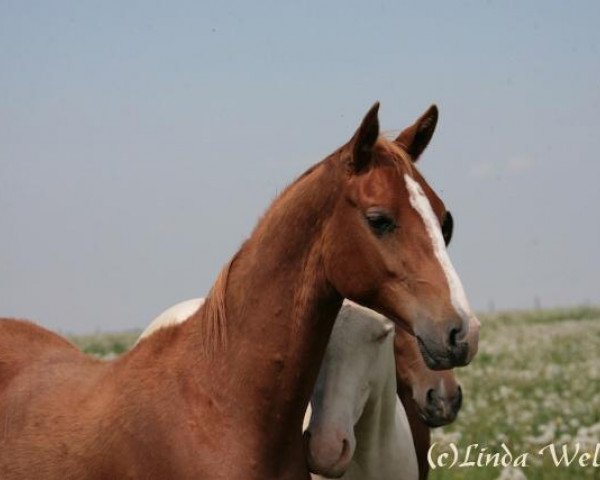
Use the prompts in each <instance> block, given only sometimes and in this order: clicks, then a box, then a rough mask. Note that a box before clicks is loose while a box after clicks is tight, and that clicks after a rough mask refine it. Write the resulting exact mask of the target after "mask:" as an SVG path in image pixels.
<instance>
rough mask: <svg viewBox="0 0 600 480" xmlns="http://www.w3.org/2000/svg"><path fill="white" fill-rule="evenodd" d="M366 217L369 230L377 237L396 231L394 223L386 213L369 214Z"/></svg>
mask: <svg viewBox="0 0 600 480" xmlns="http://www.w3.org/2000/svg"><path fill="white" fill-rule="evenodd" d="M366 217H367V222H369V226H370V227H371V230H373V232H374V233H375V235H377V236H378V237H381V236H382V235H385V234H386V233H390V232H393V231H394V230H395V229H396V222H394V220H393V219H392V218H391V217H390V216H389V215H388V214H386V213H383V212H369V213H367V215H366Z"/></svg>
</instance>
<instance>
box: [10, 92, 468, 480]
mask: <svg viewBox="0 0 600 480" xmlns="http://www.w3.org/2000/svg"><path fill="white" fill-rule="evenodd" d="M378 108H379V104H375V105H374V106H373V107H372V108H371V110H370V111H369V112H368V113H367V115H366V116H365V118H364V119H363V121H362V123H361V125H360V126H359V127H358V129H357V131H356V133H355V134H354V135H353V137H352V138H351V139H350V141H349V142H348V143H347V144H345V145H344V146H342V147H341V148H339V149H337V150H336V151H335V152H334V153H333V154H331V155H330V156H329V157H327V158H326V159H325V160H323V161H321V162H319V163H318V164H316V165H314V166H313V167H312V168H310V169H309V170H308V171H307V172H305V173H304V174H303V175H302V176H300V177H299V178H298V179H297V180H296V181H295V182H293V183H292V184H291V185H290V186H289V187H288V188H287V189H286V190H285V191H284V192H283V193H282V194H281V195H279V196H278V197H277V198H276V199H275V201H274V202H273V204H272V206H271V207H270V208H269V209H268V210H267V212H266V213H265V215H264V216H263V218H262V219H261V220H260V221H259V223H258V225H257V227H256V228H255V230H254V232H253V233H252V235H251V236H250V238H249V239H248V240H247V241H246V242H245V243H244V244H243V246H242V247H241V249H240V250H239V251H238V252H237V253H236V254H235V255H234V257H233V259H232V260H231V261H230V262H229V263H228V264H227V265H226V266H225V268H224V269H223V270H222V271H221V273H220V274H219V276H218V278H217V280H216V282H215V284H214V285H213V287H212V289H211V291H210V294H209V296H208V298H207V300H206V303H205V305H204V306H203V308H201V309H199V310H198V312H197V313H196V314H194V315H193V316H192V318H190V319H189V321H187V322H184V323H182V324H180V325H177V326H174V327H173V328H168V329H163V330H159V331H158V332H156V334H155V335H152V336H150V337H148V338H147V339H145V340H144V341H142V342H140V343H139V344H138V345H137V346H136V347H135V348H134V349H132V350H131V351H129V352H128V353H127V354H125V355H123V356H122V357H120V358H118V359H116V360H114V361H112V362H99V361H94V360H92V359H88V358H86V357H85V356H83V355H82V354H78V353H77V352H75V351H73V350H74V349H73V348H71V347H70V346H69V345H63V344H61V341H60V339H58V338H55V336H54V335H53V334H51V333H49V332H46V331H45V330H44V329H42V328H39V327H38V328H34V327H32V326H31V325H30V324H28V323H25V322H20V321H17V320H5V321H1V322H0V386H1V390H0V425H2V429H1V430H0V452H2V453H1V455H0V478H2V479H3V480H14V479H31V478H44V479H46V480H51V479H88V480H92V479H94V480H95V479H106V478H132V479H133V478H144V479H164V478H178V479H192V478H193V479H197V478H203V479H228V480H236V479H240V480H242V479H243V480H249V479H261V480H264V479H283V480H288V479H298V480H300V479H302V480H306V479H307V478H308V469H307V464H306V460H305V455H304V445H303V439H302V428H301V427H302V421H303V417H304V412H305V410H306V406H307V404H308V401H309V398H310V395H311V392H312V389H313V386H314V384H315V381H316V378H317V374H318V370H319V366H320V363H321V360H322V358H323V354H324V352H325V347H326V345H327V340H328V338H329V335H330V333H331V329H332V327H333V323H334V320H335V318H336V316H337V314H338V311H339V309H340V308H341V305H342V299H343V298H344V297H346V298H349V299H351V300H353V301H355V302H357V303H359V304H361V305H364V306H367V307H369V308H372V309H374V310H376V311H378V312H380V313H382V314H384V315H386V316H387V317H389V318H391V319H393V320H394V322H395V323H396V324H397V325H399V326H401V327H402V328H405V329H407V330H409V331H410V332H411V333H414V334H415V335H416V337H417V339H418V342H419V346H420V348H421V351H422V353H423V355H424V357H425V359H426V362H427V363H428V365H429V366H431V367H433V368H437V369H445V368H451V367H453V366H457V365H465V364H467V363H468V362H469V361H470V360H471V359H472V358H473V356H474V355H475V352H476V350H477V338H474V337H473V336H472V335H471V336H470V335H469V332H470V331H472V330H473V329H475V328H476V326H477V325H478V321H477V319H476V318H475V316H474V315H473V314H472V313H471V310H470V308H469V306H468V303H467V300H466V296H465V294H464V291H463V288H462V285H461V283H460V280H459V278H458V276H457V274H456V272H455V271H454V269H453V267H452V265H451V263H450V260H449V258H448V254H447V252H446V250H445V247H444V240H443V235H444V232H445V231H446V230H447V224H448V219H447V218H448V217H447V215H446V209H445V207H444V204H443V203H442V201H441V200H440V199H439V197H438V196H437V195H436V194H435V193H434V192H433V190H432V189H431V187H429V185H428V184H427V183H426V182H425V180H424V179H423V177H422V176H421V175H420V174H419V172H418V171H417V169H416V167H415V166H414V165H413V160H415V159H416V158H417V157H418V156H419V155H420V154H421V152H422V151H423V150H424V149H425V147H426V146H427V144H428V143H429V140H430V138H431V136H432V134H433V130H434V128H435V124H436V121H437V109H436V108H435V107H431V108H430V109H429V110H428V111H427V112H426V113H425V114H424V115H423V116H422V117H421V118H419V119H418V120H417V122H416V123H415V124H414V125H412V126H410V127H409V128H407V129H406V130H404V131H403V132H402V133H401V134H400V136H399V137H398V138H397V139H396V140H395V141H388V140H386V139H385V138H383V137H380V136H379V121H378V117H377V112H378ZM36 343H37V344H42V345H39V346H38V347H36V350H35V351H34V352H33V353H32V352H29V351H28V349H29V348H30V346H31V345H34V344H36ZM44 343H47V346H44V345H43V344H44ZM59 344H60V345H59ZM54 349H56V351H54ZM36 352H39V355H37V354H36Z"/></svg>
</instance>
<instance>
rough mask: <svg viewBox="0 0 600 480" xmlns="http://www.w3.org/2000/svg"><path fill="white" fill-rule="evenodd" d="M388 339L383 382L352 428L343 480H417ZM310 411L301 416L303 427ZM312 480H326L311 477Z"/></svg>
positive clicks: (411, 446)
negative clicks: (352, 439) (353, 438)
mask: <svg viewBox="0 0 600 480" xmlns="http://www.w3.org/2000/svg"><path fill="white" fill-rule="evenodd" d="M392 341H393V336H392V337H390V342H389V345H386V347H389V349H388V350H389V352H390V353H389V359H386V368H387V370H389V371H388V372H386V378H387V381H386V382H385V383H384V384H383V385H382V389H381V390H380V391H379V392H372V394H371V397H370V399H369V401H368V402H367V405H366V406H365V410H364V412H363V414H362V415H361V417H360V419H359V421H358V423H357V424H356V426H355V434H356V450H355V451H354V456H353V458H352V461H351V462H350V466H349V468H348V470H347V471H346V473H345V474H344V475H343V476H342V477H341V478H342V479H343V480H397V479H402V480H418V478H419V467H418V464H417V454H416V451H415V446H414V443H413V438H412V433H411V430H410V425H409V423H408V418H407V416H406V412H405V410H404V407H403V406H402V403H401V402H400V399H399V398H398V394H397V393H396V369H395V358H394V354H393V348H392V345H391V343H392ZM309 419H310V410H308V411H307V415H306V417H305V428H306V426H307V425H308V420H309ZM311 478H312V480H326V479H325V477H321V476H319V475H314V474H311Z"/></svg>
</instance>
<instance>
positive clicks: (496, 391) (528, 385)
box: [430, 307, 600, 480]
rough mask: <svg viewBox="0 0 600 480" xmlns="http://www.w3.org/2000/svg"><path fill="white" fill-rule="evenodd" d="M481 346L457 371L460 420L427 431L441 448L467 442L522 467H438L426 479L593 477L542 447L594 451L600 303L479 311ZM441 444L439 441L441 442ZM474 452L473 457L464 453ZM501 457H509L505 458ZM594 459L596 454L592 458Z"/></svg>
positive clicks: (599, 421) (599, 471)
mask: <svg viewBox="0 0 600 480" xmlns="http://www.w3.org/2000/svg"><path fill="white" fill-rule="evenodd" d="M481 320H482V329H481V342H480V351H479V354H478V356H477V357H476V359H475V361H474V362H473V363H472V364H471V365H470V366H469V367H467V368H464V369H461V370H459V371H458V376H459V378H460V380H461V383H462V384H463V390H464V393H465V401H464V406H463V409H462V411H461V413H460V415H459V419H458V420H457V421H456V422H455V423H454V424H452V425H450V426H448V427H445V428H443V429H438V430H436V431H435V432H434V435H433V441H434V442H439V444H440V451H444V449H445V448H447V447H448V445H449V444H450V443H455V445H456V446H457V447H458V449H459V451H460V452H461V455H460V457H464V454H465V451H466V448H467V447H468V446H469V445H471V444H475V443H477V444H479V448H483V447H485V448H486V449H487V450H486V452H485V453H487V452H492V453H493V452H503V450H501V446H502V444H503V443H504V444H505V445H506V446H507V447H508V448H509V450H510V451H511V452H512V453H513V457H514V458H516V457H517V456H518V455H520V454H522V453H526V452H528V454H529V455H528V459H527V465H528V466H527V467H524V468H503V467H502V466H498V467H494V466H487V467H465V468H457V467H454V468H438V469H436V470H435V471H434V472H432V474H431V476H430V478H431V479H433V480H457V479H469V480H471V479H473V480H478V479H481V480H496V479H502V480H508V479H519V480H521V479H530V480H536V479H544V480H554V479H557V480H558V479H560V480H568V479H573V480H575V479H586V478H590V479H591V478H595V479H600V467H596V468H594V467H592V466H588V467H581V466H577V465H574V464H571V466H569V467H565V466H561V467H556V466H555V465H554V462H553V459H552V456H551V454H550V452H549V451H548V449H547V450H546V451H545V453H544V455H542V456H539V455H537V452H538V451H539V450H540V449H541V448H543V447H544V446H546V445H549V444H554V445H555V448H556V449H557V451H558V453H559V454H560V453H561V450H560V449H561V446H562V445H565V446H566V448H568V451H569V455H571V454H572V453H573V452H575V451H576V448H577V444H579V448H580V450H579V451H580V453H581V452H589V453H591V454H593V453H594V450H595V448H596V445H597V444H598V443H600V309H597V308H591V307H582V308H576V309H556V310H542V311H524V312H504V313H499V314H495V315H485V316H482V318H481ZM444 446H445V447H444ZM473 458H474V459H476V456H472V457H471V459H473ZM507 459H508V457H507ZM598 459H599V460H600V457H599V458H598Z"/></svg>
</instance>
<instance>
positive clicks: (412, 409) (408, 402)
mask: <svg viewBox="0 0 600 480" xmlns="http://www.w3.org/2000/svg"><path fill="white" fill-rule="evenodd" d="M398 398H399V399H400V401H401V402H402V406H403V407H404V410H405V412H406V416H407V418H408V423H409V424H410V431H411V434H412V440H413V445H414V448H415V453H416V455H417V463H418V465H419V478H420V479H421V480H424V479H426V478H427V476H428V474H429V463H428V461H427V452H428V451H429V447H430V445H431V431H430V429H429V427H428V426H427V425H425V423H423V421H422V420H421V418H420V416H419V412H418V411H417V406H416V404H415V401H414V400H413V398H412V394H411V393H410V392H408V391H405V390H401V389H398Z"/></svg>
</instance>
